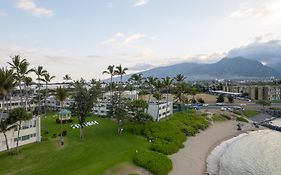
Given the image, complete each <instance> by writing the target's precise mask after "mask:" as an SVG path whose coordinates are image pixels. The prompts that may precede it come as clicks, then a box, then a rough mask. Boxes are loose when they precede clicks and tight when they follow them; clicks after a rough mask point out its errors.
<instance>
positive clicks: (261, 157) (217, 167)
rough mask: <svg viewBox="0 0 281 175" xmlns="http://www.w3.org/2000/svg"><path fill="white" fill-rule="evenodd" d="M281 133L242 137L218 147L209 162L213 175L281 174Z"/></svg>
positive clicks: (252, 134)
mask: <svg viewBox="0 0 281 175" xmlns="http://www.w3.org/2000/svg"><path fill="white" fill-rule="evenodd" d="M280 148H281V133H280V132H277V131H272V130H260V131H252V132H249V133H243V134H240V135H239V136H237V137H234V138H232V139H229V140H226V141H224V142H222V143H221V144H220V145H218V146H217V147H216V148H215V149H214V150H213V151H212V152H211V153H210V155H209V156H208V158H207V173H209V174H210V175H213V174H215V175H229V174H232V175H236V174H237V175H240V174H243V175H275V174H278V173H280V172H281V166H280V165H278V163H280V161H281V149H280Z"/></svg>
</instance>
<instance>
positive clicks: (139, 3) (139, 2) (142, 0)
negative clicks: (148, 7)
mask: <svg viewBox="0 0 281 175" xmlns="http://www.w3.org/2000/svg"><path fill="white" fill-rule="evenodd" d="M147 1H148V0H136V2H135V4H134V7H138V6H143V5H145V4H147Z"/></svg>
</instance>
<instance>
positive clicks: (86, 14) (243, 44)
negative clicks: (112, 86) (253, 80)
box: [0, 0, 281, 81]
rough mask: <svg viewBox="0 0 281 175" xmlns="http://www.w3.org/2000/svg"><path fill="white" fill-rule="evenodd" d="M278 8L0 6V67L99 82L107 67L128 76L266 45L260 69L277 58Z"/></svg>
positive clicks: (23, 0)
mask: <svg viewBox="0 0 281 175" xmlns="http://www.w3.org/2000/svg"><path fill="white" fill-rule="evenodd" d="M280 9H281V0H232V1H226V0H212V1H207V0H196V1H192V0H173V1H171V0H83V1H77V0H0V64H1V66H7V64H6V63H7V61H10V60H11V58H10V57H11V56H14V55H18V54H19V55H20V56H21V57H22V58H25V59H27V60H28V61H29V62H30V64H31V67H36V66H38V65H42V66H44V68H45V69H46V70H47V71H48V72H49V73H50V74H51V75H55V76H56V79H55V80H56V81H61V80H62V77H63V76H64V75H66V74H69V75H70V76H71V77H72V78H73V79H79V78H80V77H84V78H86V79H91V78H96V79H103V78H108V75H103V74H102V71H103V70H105V69H106V68H107V66H108V65H119V64H121V65H122V66H124V67H128V68H129V71H128V73H134V72H137V71H142V70H145V69H149V68H153V67H157V66H163V65H170V64H175V63H180V62H199V63H213V62H216V61H218V60H219V59H221V58H222V57H224V56H231V55H234V56H240V54H242V55H243V54H245V55H251V54H249V53H248V52H251V53H252V52H256V51H257V50H260V49H264V48H268V47H269V49H268V50H266V51H265V52H266V53H267V54H266V55H263V57H262V58H261V57H260V58H259V59H258V60H259V61H262V62H263V63H264V64H267V62H269V61H268V60H269V59H270V58H269V57H270V55H272V54H273V55H274V53H272V52H278V54H277V56H276V54H275V55H274V56H275V58H274V59H275V61H276V59H279V58H281V52H280V50H281V42H280V41H281V40H280V39H281V10H280ZM267 45H269V46H268V47H267ZM264 46H265V47H264ZM252 47H254V48H255V49H256V50H255V49H253V48H252ZM272 47H273V49H272ZM241 50H242V51H241ZM268 52H270V53H268ZM252 55H253V54H252ZM268 55H269V56H268ZM279 56H280V57H279Z"/></svg>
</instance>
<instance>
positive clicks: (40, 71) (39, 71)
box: [32, 66, 47, 116]
mask: <svg viewBox="0 0 281 175" xmlns="http://www.w3.org/2000/svg"><path fill="white" fill-rule="evenodd" d="M32 71H33V72H34V73H35V74H36V75H37V81H38V84H37V86H38V115H39V116H40V114H41V92H40V87H41V84H40V81H41V77H43V76H44V75H45V74H46V73H47V71H46V70H44V69H43V66H38V67H37V68H34V69H32Z"/></svg>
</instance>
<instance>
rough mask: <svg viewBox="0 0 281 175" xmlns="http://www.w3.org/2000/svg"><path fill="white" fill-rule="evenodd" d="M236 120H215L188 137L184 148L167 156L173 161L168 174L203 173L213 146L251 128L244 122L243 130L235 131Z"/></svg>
mask: <svg viewBox="0 0 281 175" xmlns="http://www.w3.org/2000/svg"><path fill="white" fill-rule="evenodd" d="M237 123H238V122H237V121H232V120H231V121H225V122H216V123H214V124H213V125H211V126H210V127H209V128H208V129H206V130H205V131H201V132H200V133H199V134H197V135H196V136H195V137H189V138H188V139H187V141H186V142H185V143H184V148H183V149H181V150H180V151H179V152H178V153H176V154H173V155H171V156H169V157H170V158H171V159H172V161H173V170H172V171H171V172H170V173H169V175H201V174H204V173H205V168H206V163H205V161H206V159H207V156H208V155H209V153H210V152H211V151H212V150H213V148H214V147H215V146H216V145H218V144H219V143H220V142H222V141H223V140H225V139H228V138H231V137H233V136H236V135H239V134H240V133H243V132H245V131H246V130H251V129H253V128H252V127H251V126H250V124H244V123H243V124H244V126H243V127H242V129H243V131H237V126H236V125H237Z"/></svg>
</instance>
